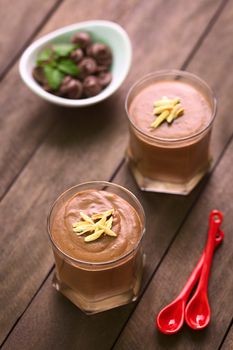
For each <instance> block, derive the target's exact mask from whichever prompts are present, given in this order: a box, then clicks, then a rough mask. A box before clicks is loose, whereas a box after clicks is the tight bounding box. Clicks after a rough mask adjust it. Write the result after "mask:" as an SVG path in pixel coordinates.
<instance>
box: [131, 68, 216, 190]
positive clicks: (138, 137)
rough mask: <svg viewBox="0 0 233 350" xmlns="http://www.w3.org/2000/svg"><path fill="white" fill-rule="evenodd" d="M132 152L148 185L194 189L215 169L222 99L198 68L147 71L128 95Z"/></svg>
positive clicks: (136, 169) (140, 178)
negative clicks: (214, 137) (214, 133)
mask: <svg viewBox="0 0 233 350" xmlns="http://www.w3.org/2000/svg"><path fill="white" fill-rule="evenodd" d="M126 112H127V115H128V119H129V124H130V141H129V147H128V150H127V158H128V160H129V165H130V168H131V169H132V172H133V175H134V177H135V179H136V181H137V183H138V185H139V187H140V188H141V189H142V190H145V191H154V192H165V193H175V194H188V193H189V192H190V191H191V190H192V189H193V188H194V187H195V186H196V184H197V183H198V182H199V181H200V179H201V178H202V177H203V176H204V174H206V172H207V171H208V170H209V167H210V163H211V156H210V150H209V144H210V135H211V129H212V125H213V121H214V118H215V114H216V99H215V97H214V95H213V93H212V91H211V89H210V88H209V86H208V85H207V84H206V83H205V82H204V81H203V80H201V79H200V78H198V77H197V76H195V75H194V74H191V73H188V72H184V71H177V70H164V71H158V72H155V73H152V74H149V75H147V76H146V77H144V78H143V79H141V80H140V81H138V82H137V83H136V84H134V85H133V86H132V88H131V89H130V91H129V93H128V95H127V98H126Z"/></svg>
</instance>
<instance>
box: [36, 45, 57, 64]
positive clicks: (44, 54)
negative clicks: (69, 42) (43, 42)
mask: <svg viewBox="0 0 233 350" xmlns="http://www.w3.org/2000/svg"><path fill="white" fill-rule="evenodd" d="M52 54H53V51H52V49H50V48H46V49H44V50H43V51H41V52H40V53H39V55H38V57H37V61H36V62H37V64H38V65H41V64H43V63H44V62H47V61H49V60H50V59H51V57H52Z"/></svg>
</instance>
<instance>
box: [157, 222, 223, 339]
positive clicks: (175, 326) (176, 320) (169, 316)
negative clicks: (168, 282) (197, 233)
mask: <svg viewBox="0 0 233 350" xmlns="http://www.w3.org/2000/svg"><path fill="white" fill-rule="evenodd" d="M223 238H224V232H223V231H222V230H220V229H219V230H218V232H217V233H216V235H215V240H214V249H216V248H217V247H218V246H219V245H220V243H221V242H222V240H223ZM204 259H205V251H204V252H203V254H202V256H201V258H200V259H199V261H198V263H197V265H196V266H195V268H194V270H193V272H192V273H191V275H190V276H189V278H188V281H187V282H186V284H185V286H184V287H183V289H182V291H181V292H180V294H179V295H178V297H177V298H176V299H175V300H174V301H173V302H171V303H170V304H169V305H167V306H166V307H165V308H163V309H162V310H161V311H160V313H159V314H158V316H157V319H156V323H157V327H158V329H159V330H160V331H161V332H162V333H164V334H174V333H177V332H178V331H179V330H180V328H181V327H182V325H183V323H184V318H185V315H186V317H187V310H186V313H185V307H186V302H187V300H188V297H189V295H190V293H191V291H192V289H193V287H194V286H195V284H196V282H197V280H198V278H199V276H200V274H201V270H202V266H203V262H204ZM201 300H203V303H202V307H201V305H200V310H198V311H199V313H197V315H198V317H196V318H195V317H194V316H193V315H194V310H196V309H197V308H198V307H199V305H194V303H193V305H191V307H192V308H193V309H192V310H191V309H190V311H191V312H192V317H191V318H190V319H191V321H190V324H189V322H187V323H188V324H189V325H190V327H191V328H194V329H200V328H201V327H203V328H204V327H205V326H204V324H205V323H207V322H209V320H208V318H207V315H208V314H209V315H210V312H209V311H208V308H209V304H208V299H207V297H206V300H204V296H203V298H202V299H201ZM204 315H205V316H206V317H204ZM195 322H196V323H195ZM196 324H198V325H196ZM207 324H208V323H207Z"/></svg>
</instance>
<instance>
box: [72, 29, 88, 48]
mask: <svg viewBox="0 0 233 350" xmlns="http://www.w3.org/2000/svg"><path fill="white" fill-rule="evenodd" d="M71 41H72V43H73V44H78V45H79V46H80V47H81V48H82V49H84V48H85V47H87V46H88V45H90V44H91V37H90V34H88V33H86V32H78V33H75V34H74V36H73V37H72V40H71Z"/></svg>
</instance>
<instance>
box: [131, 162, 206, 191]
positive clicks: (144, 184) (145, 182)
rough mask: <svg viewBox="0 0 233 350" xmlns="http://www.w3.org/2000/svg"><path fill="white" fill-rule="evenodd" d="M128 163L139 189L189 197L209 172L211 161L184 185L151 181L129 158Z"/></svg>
mask: <svg viewBox="0 0 233 350" xmlns="http://www.w3.org/2000/svg"><path fill="white" fill-rule="evenodd" d="M128 163H129V167H130V169H131V171H132V173H133V176H134V178H135V180H136V182H137V184H138V187H139V188H140V189H141V190H142V191H148V192H160V193H170V194H179V195H188V194H189V193H190V192H191V191H192V190H193V189H194V187H195V186H196V185H197V184H198V183H199V181H200V180H201V179H202V178H203V177H204V176H205V175H206V173H207V172H208V171H209V169H210V164H211V161H210V162H209V164H208V166H207V167H206V169H204V170H202V171H200V172H198V173H196V174H195V176H194V177H193V178H191V179H190V180H189V181H187V182H183V183H172V182H165V181H160V180H155V179H150V178H148V177H145V176H144V175H142V174H141V172H140V170H139V169H138V168H137V166H136V165H135V163H134V162H133V161H131V160H130V159H129V158H128Z"/></svg>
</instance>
